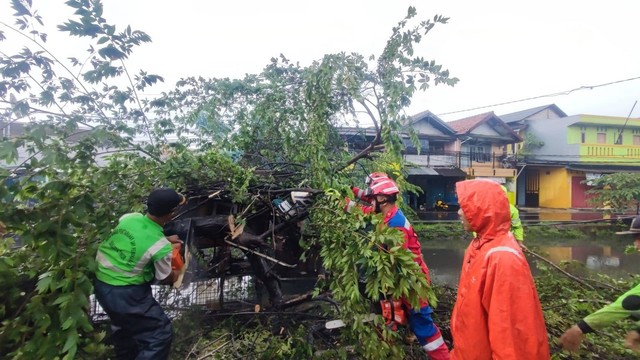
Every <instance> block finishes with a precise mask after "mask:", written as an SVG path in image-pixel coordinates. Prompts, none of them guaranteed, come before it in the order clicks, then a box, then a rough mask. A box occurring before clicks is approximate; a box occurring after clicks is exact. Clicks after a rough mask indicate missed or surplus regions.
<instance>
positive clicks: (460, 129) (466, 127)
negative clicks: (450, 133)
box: [447, 111, 496, 134]
mask: <svg viewBox="0 0 640 360" xmlns="http://www.w3.org/2000/svg"><path fill="white" fill-rule="evenodd" d="M494 116H496V115H495V114H494V113H493V111H492V112H488V113H484V114H480V115H474V116H471V117H467V118H464V119H460V120H454V121H450V122H448V123H447V125H449V127H451V128H452V129H453V130H455V131H456V133H458V134H466V133H468V132H469V131H471V130H473V129H474V128H475V127H476V126H478V125H480V123H482V122H484V121H486V120H487V119H489V118H491V117H494Z"/></svg>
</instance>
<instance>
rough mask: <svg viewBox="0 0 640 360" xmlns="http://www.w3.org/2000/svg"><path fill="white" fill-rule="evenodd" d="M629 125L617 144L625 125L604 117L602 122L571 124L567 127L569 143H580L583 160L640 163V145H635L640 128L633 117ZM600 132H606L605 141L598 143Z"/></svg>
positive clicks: (580, 153)
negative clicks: (608, 121)
mask: <svg viewBox="0 0 640 360" xmlns="http://www.w3.org/2000/svg"><path fill="white" fill-rule="evenodd" d="M636 121H637V120H636ZM627 125H628V126H627V127H625V129H624V130H623V132H622V143H621V144H616V141H617V139H618V134H619V132H620V129H622V126H623V125H621V124H619V125H616V124H612V123H607V122H606V118H603V119H602V124H577V125H573V126H570V127H569V128H568V129H567V143H569V144H578V145H579V155H580V161H583V162H616V163H640V146H638V145H633V136H634V135H640V128H636V127H635V126H637V125H636V124H635V123H634V122H631V119H630V124H627ZM583 131H584V138H585V139H584V140H585V141H584V143H583V142H582V133H583ZM598 133H605V134H606V142H605V143H598Z"/></svg>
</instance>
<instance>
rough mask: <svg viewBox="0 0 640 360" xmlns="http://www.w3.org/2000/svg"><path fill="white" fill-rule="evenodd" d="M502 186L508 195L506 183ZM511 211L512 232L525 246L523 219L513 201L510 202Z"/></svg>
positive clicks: (519, 242)
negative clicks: (521, 219)
mask: <svg viewBox="0 0 640 360" xmlns="http://www.w3.org/2000/svg"><path fill="white" fill-rule="evenodd" d="M500 186H501V187H502V190H504V193H505V195H508V192H507V188H506V187H505V186H504V185H500ZM507 198H508V197H507ZM509 212H510V213H511V232H512V233H513V237H515V238H516V240H518V244H520V246H523V241H524V228H523V227H522V221H520V212H519V211H518V208H516V207H515V206H513V204H511V202H509Z"/></svg>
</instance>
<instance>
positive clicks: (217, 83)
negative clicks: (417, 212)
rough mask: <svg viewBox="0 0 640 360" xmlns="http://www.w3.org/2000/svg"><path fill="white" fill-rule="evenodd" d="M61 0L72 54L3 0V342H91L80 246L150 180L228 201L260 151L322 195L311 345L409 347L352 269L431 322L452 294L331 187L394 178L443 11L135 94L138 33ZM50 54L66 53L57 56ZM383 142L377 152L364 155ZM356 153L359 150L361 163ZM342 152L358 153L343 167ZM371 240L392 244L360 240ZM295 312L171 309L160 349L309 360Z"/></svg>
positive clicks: (574, 290) (263, 160)
mask: <svg viewBox="0 0 640 360" xmlns="http://www.w3.org/2000/svg"><path fill="white" fill-rule="evenodd" d="M66 4H67V5H68V6H70V7H71V8H73V9H74V11H75V14H74V16H73V18H72V19H69V20H68V21H66V22H65V23H64V24H63V25H61V26H60V28H59V29H60V31H62V32H64V33H65V34H66V35H69V36H70V38H71V39H73V38H74V37H78V38H82V40H86V41H87V42H89V43H90V46H91V47H90V49H89V52H88V54H89V55H88V58H87V54H84V53H83V54H78V56H77V57H73V56H72V55H73V54H62V55H56V54H54V53H53V52H52V51H53V49H48V48H47V44H46V39H47V34H46V33H45V31H44V25H43V23H44V20H43V18H42V17H41V16H40V14H38V13H37V11H36V10H35V9H34V8H32V6H31V1H26V2H25V1H19V0H12V5H13V9H14V11H15V19H16V23H15V25H9V24H5V23H0V26H2V30H1V31H0V41H6V40H7V39H8V38H9V37H14V39H22V40H23V43H22V44H21V50H20V51H19V52H17V53H14V54H5V53H0V73H1V74H2V79H1V80H0V99H2V101H0V112H1V113H2V125H1V126H2V127H6V126H9V125H10V124H12V123H16V122H18V121H23V120H24V121H27V125H26V127H25V132H24V134H21V135H19V136H17V137H12V138H3V139H1V141H0V160H2V161H3V162H4V164H15V166H13V167H11V168H6V167H5V168H3V169H2V170H0V202H1V204H0V205H1V206H0V231H1V232H2V235H3V238H2V242H0V287H1V288H2V289H4V291H3V292H2V293H1V294H0V353H1V354H3V356H5V357H6V358H11V359H60V358H63V359H73V358H83V359H84V358H86V359H88V358H91V359H99V358H105V357H107V356H108V355H109V354H110V352H109V351H110V350H109V346H108V343H107V333H106V332H105V330H104V328H103V327H97V326H94V324H93V323H92V322H91V319H90V318H89V316H88V310H89V309H88V307H89V301H88V299H89V296H90V295H91V293H92V284H91V278H92V274H93V271H94V269H95V266H96V264H95V261H94V257H95V252H96V247H97V244H98V243H99V241H100V239H104V238H105V237H106V236H107V234H108V233H109V231H110V230H111V229H112V227H113V225H114V222H115V221H116V219H117V218H118V217H119V216H120V215H121V214H124V213H126V212H130V211H142V210H143V209H142V205H141V204H142V202H143V199H144V196H145V195H146V194H147V193H148V192H149V190H150V189H152V188H153V187H157V186H161V185H163V186H173V187H176V188H179V189H181V190H188V189H189V187H190V186H193V185H194V184H209V183H218V184H223V185H224V186H225V188H226V189H227V193H228V195H229V196H230V197H231V198H233V199H234V201H236V202H238V203H243V202H250V201H252V199H251V198H249V197H248V196H247V194H246V189H247V188H248V187H249V186H251V185H252V184H254V183H255V182H256V181H258V180H257V174H259V173H260V171H261V170H263V169H264V167H262V168H261V166H265V164H273V163H279V164H283V163H284V164H304V165H302V166H300V169H299V171H298V173H297V175H298V176H295V177H290V178H289V179H288V180H289V181H290V182H291V185H292V186H306V187H313V188H316V189H322V190H323V191H324V192H325V196H324V197H323V198H322V200H320V201H318V202H317V204H315V205H314V207H313V209H312V213H311V220H312V221H311V224H310V232H311V233H313V234H314V236H313V237H312V238H309V239H306V240H307V245H308V246H314V245H319V246H321V247H322V255H323V256H324V259H323V260H324V266H325V268H326V269H328V270H329V274H328V276H327V277H326V279H325V280H324V281H323V282H321V283H320V284H319V285H320V287H319V289H322V290H324V289H329V290H330V291H331V294H332V296H333V298H334V299H335V300H337V301H339V303H340V313H339V314H338V313H336V312H335V310H333V308H332V306H331V305H324V306H319V307H317V308H315V309H314V310H313V311H312V312H311V313H312V314H315V315H317V317H315V319H316V320H317V318H318V317H320V318H322V319H325V318H326V319H334V318H337V317H339V318H342V319H344V320H345V321H346V323H347V327H346V328H345V331H343V332H341V333H340V334H339V336H338V337H337V338H336V341H334V342H331V344H332V346H328V347H325V348H324V349H323V350H325V352H324V353H321V354H319V356H320V357H327V358H349V357H353V358H355V357H357V358H372V359H373V358H388V357H392V358H407V359H412V358H414V359H418V358H423V357H424V355H423V354H421V352H420V351H419V348H417V347H416V346H415V345H413V346H407V345H404V344H403V342H402V341H401V337H400V334H401V333H396V332H392V331H390V330H389V329H388V328H386V327H381V326H380V320H379V319H378V320H376V321H375V322H368V323H365V322H362V321H360V319H362V318H363V317H364V316H365V315H366V314H367V313H368V312H369V309H368V305H369V303H368V300H367V299H366V297H365V296H363V294H362V293H361V292H360V290H359V289H358V287H357V277H358V269H361V270H362V271H364V273H365V274H366V275H367V276H368V277H367V282H366V289H365V292H366V293H367V294H368V295H369V296H372V297H375V295H377V294H379V293H381V292H383V293H384V292H389V293H391V294H394V295H399V294H403V295H405V296H407V297H408V298H409V299H411V301H412V302H413V303H415V302H416V300H417V298H418V297H421V296H430V297H432V298H433V296H434V294H435V295H436V296H437V297H438V300H439V301H438V304H439V306H438V309H437V316H438V320H440V321H441V324H443V325H444V327H443V332H444V333H445V335H446V334H447V329H446V320H447V319H448V316H449V314H448V313H447V311H448V309H450V307H451V305H452V303H453V296H454V294H455V291H453V290H451V289H446V288H439V287H436V288H435V289H432V288H430V287H426V286H420V285H424V280H423V279H422V280H421V279H420V277H416V276H412V275H410V274H408V273H403V268H404V269H405V271H406V269H409V270H410V269H414V270H415V263H413V261H411V255H410V254H409V253H408V252H407V251H405V250H402V249H400V248H399V243H400V241H401V235H400V234H399V233H398V232H397V231H393V230H389V229H384V228H380V227H377V226H375V225H377V224H379V223H380V221H381V219H380V218H379V217H375V216H369V217H367V216H364V215H362V216H348V215H347V214H344V213H343V212H342V211H341V209H342V203H341V201H342V200H343V197H344V195H345V194H347V193H348V184H350V183H352V182H353V181H354V180H355V179H358V180H359V179H362V178H363V175H364V174H365V173H366V172H370V171H374V170H385V171H388V172H390V173H391V174H392V175H393V176H394V177H397V180H398V182H399V184H400V186H401V187H405V188H406V186H405V185H406V180H405V179H404V178H403V177H402V171H401V170H402V169H401V168H400V161H399V160H400V154H401V153H400V151H401V147H402V145H401V141H400V138H399V136H398V132H399V131H400V130H401V128H402V125H403V124H404V122H405V121H406V120H407V119H408V116H407V114H406V113H405V111H404V110H405V109H406V108H407V106H408V105H409V104H410V102H411V96H412V95H413V94H414V93H415V91H418V90H425V89H427V88H428V87H429V86H430V85H434V84H435V85H437V84H446V85H454V84H455V83H456V82H457V79H456V78H452V77H450V76H449V72H448V71H447V70H445V69H443V68H442V66H441V65H439V64H436V63H435V62H434V61H432V60H427V59H424V58H422V57H420V56H416V55H415V54H416V53H418V51H417V50H418V49H417V46H418V44H419V43H420V41H421V40H423V38H424V36H425V35H427V34H428V33H429V32H430V31H431V30H432V29H433V28H434V26H436V25H439V24H444V23H446V22H447V18H444V17H442V16H437V15H436V16H435V17H433V18H432V19H429V20H425V21H416V19H415V17H416V10H415V9H414V8H409V11H408V14H407V16H406V18H404V19H403V20H401V21H400V22H399V23H398V25H397V26H396V27H394V28H393V31H392V33H391V37H390V39H389V40H388V41H387V43H386V46H385V48H384V50H383V52H382V54H380V56H378V57H370V58H369V57H365V56H362V55H360V54H347V53H339V54H328V55H326V56H324V57H323V58H322V59H320V60H318V61H316V62H313V63H312V64H310V65H308V66H301V65H299V64H298V63H296V62H294V61H290V60H289V59H287V58H286V57H285V56H279V57H274V58H273V59H272V61H271V62H270V63H269V64H267V65H266V66H265V68H264V69H263V71H262V72H260V73H259V74H250V75H247V76H246V77H245V78H243V79H202V78H195V77H194V78H187V79H183V80H181V81H180V82H179V83H178V84H176V88H175V89H174V90H173V91H170V92H168V93H167V94H164V95H163V96H162V97H160V98H158V99H154V100H148V99H144V98H141V97H140V96H139V95H140V92H141V91H143V90H145V89H147V88H148V87H150V86H153V85H154V84H155V83H157V82H161V81H163V79H162V77H161V76H159V75H154V74H149V73H147V72H146V71H144V70H139V71H130V69H128V68H127V66H126V60H127V59H128V57H129V56H130V55H131V53H132V52H133V51H134V50H135V49H136V48H137V47H138V46H140V45H141V44H144V43H148V42H150V41H151V38H150V37H149V36H148V35H147V34H145V33H144V32H142V31H138V30H133V29H131V27H127V28H125V29H121V30H117V29H116V27H115V26H113V25H111V24H109V22H108V21H107V20H106V19H104V18H103V16H102V13H103V8H102V4H101V2H100V1H84V0H82V1H80V0H68V1H67V2H66ZM7 51H8V50H7ZM67 58H69V59H70V60H69V62H68V63H67V62H66V61H62V60H60V59H67ZM367 59H368V60H367ZM122 84H125V85H122ZM363 109H364V110H365V111H366V112H367V113H368V114H369V116H370V117H371V118H370V120H371V121H373V122H374V123H375V125H376V128H377V130H378V132H377V136H376V138H375V140H374V142H373V143H372V144H371V147H370V148H369V149H368V150H369V151H368V152H365V153H364V154H360V155H358V156H356V157H353V155H352V154H349V153H347V152H346V151H344V150H342V148H341V147H338V146H337V145H338V144H339V141H338V137H337V135H336V133H335V131H334V129H335V126H338V125H340V124H344V123H346V122H347V121H351V120H355V119H356V115H355V114H356V112H357V111H361V110H363ZM140 139H142V140H140ZM212 148H215V149H219V151H212V150H211V149H212ZM382 148H383V149H384V152H382V153H372V152H371V150H373V149H377V150H379V149H382ZM21 153H25V154H26V158H25V157H19V154H21ZM370 157H373V158H375V159H376V162H375V163H372V162H366V161H364V160H365V159H366V158H370ZM98 159H100V163H98ZM354 163H357V164H358V165H362V166H350V165H353V164H354ZM263 181H264V180H263ZM241 220H242V219H239V221H241ZM367 223H372V224H373V225H374V226H373V230H371V229H369V228H367V227H365V224H367ZM447 226H448V225H425V226H419V227H417V228H418V230H419V231H420V235H421V237H423V238H426V239H433V238H442V239H446V238H455V239H464V238H465V236H466V235H464V234H463V233H462V232H461V230H460V228H459V224H452V225H451V226H452V227H451V228H447ZM525 231H527V229H525ZM532 231H533V230H532ZM545 231H552V230H545ZM557 231H564V230H561V229H558V230H557ZM549 236H556V234H553V235H549ZM558 236H562V234H560V235H558ZM459 243H464V242H459ZM381 244H385V245H387V246H388V248H389V249H391V250H392V251H389V252H386V251H377V250H374V248H373V246H381ZM398 265H401V266H398ZM549 276H550V277H549V278H548V280H547V278H546V276H545V277H542V278H541V279H540V280H539V281H543V282H541V283H539V286H540V292H541V297H542V298H543V299H545V306H547V305H549V306H550V307H552V306H555V305H559V303H558V301H564V300H560V299H583V298H584V299H600V300H601V299H610V297H611V296H612V293H613V292H609V291H605V292H601V293H600V292H597V293H596V292H585V291H586V290H584V289H582V288H580V287H578V286H577V285H576V284H573V283H570V282H566V280H565V279H563V278H562V277H561V276H559V275H557V274H555V273H550V275H549ZM602 280H603V281H606V282H608V283H612V284H613V283H615V284H616V285H617V286H619V287H620V288H624V287H626V286H629V282H624V283H623V282H616V281H615V280H613V279H602ZM318 291H320V290H318ZM560 294H561V295H562V296H561V297H559V296H558V295H560ZM600 300H599V301H600ZM547 301H548V303H547ZM567 301H568V300H567ZM433 303H434V304H435V301H434V302H433ZM588 306H592V303H585V304H582V303H577V304H573V303H572V305H571V306H564V307H562V308H560V309H561V310H562V313H560V312H558V314H560V315H558V317H554V311H557V310H554V309H559V308H550V309H549V310H547V311H551V313H549V315H548V316H549V319H550V321H552V322H551V323H550V324H551V325H550V331H552V334H556V333H557V331H560V330H562V328H563V327H564V326H565V325H566V323H567V322H570V321H573V320H574V319H577V318H578V317H579V316H580V315H581V314H583V313H585V312H586V311H588V310H589V309H591V308H589V307H588ZM308 312H309V309H307V310H306V311H304V313H305V314H307V313H308ZM243 316H244V317H243ZM312 318H313V317H312ZM560 318H561V319H560ZM563 319H564V320H563ZM285 321H286V322H285ZM308 324H309V317H301V318H296V317H293V318H292V317H290V316H284V315H283V314H282V313H271V314H270V313H266V312H258V313H256V315H253V314H252V315H251V316H249V315H242V316H240V315H238V316H231V315H230V316H228V317H227V318H212V317H210V316H207V314H204V315H203V313H202V312H200V311H197V309H193V312H189V313H186V314H184V315H183V316H182V317H181V318H179V319H177V320H176V321H175V328H176V339H175V341H174V349H173V351H174V357H175V358H185V359H192V358H199V357H204V356H211V357H214V358H234V359H236V358H263V359H272V358H308V357H310V356H311V354H312V351H313V349H312V347H311V344H310V341H309V338H308V334H309V331H308V330H309V329H308V326H309V325H308ZM617 330H618V329H613V330H612V331H611V332H607V334H610V335H609V337H608V338H606V339H614V338H615V339H618V338H619V333H618V331H617ZM603 339H605V337H603ZM595 344H596V345H597V346H596V347H594V348H590V349H591V350H593V352H591V353H588V354H585V356H586V357H587V358H611V357H610V356H609V357H607V356H608V355H611V356H617V355H619V354H623V353H624V351H623V350H622V349H621V348H620V346H619V343H615V344H609V345H608V344H607V343H606V342H605V341H604V340H602V341H598V342H596V343H595Z"/></svg>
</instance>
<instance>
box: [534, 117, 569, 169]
mask: <svg viewBox="0 0 640 360" xmlns="http://www.w3.org/2000/svg"><path fill="white" fill-rule="evenodd" d="M577 121H579V115H575V116H569V117H564V118H558V119H554V120H553V121H531V122H528V125H529V127H528V129H527V133H530V134H531V135H533V136H534V137H535V138H536V139H538V140H540V141H543V142H544V145H543V146H542V147H541V148H539V149H533V150H531V153H530V155H533V156H534V157H535V160H538V161H551V162H575V161H578V159H579V155H580V145H579V144H575V143H574V144H569V143H568V142H567V138H568V135H567V128H568V126H569V125H571V124H573V123H575V122H577Z"/></svg>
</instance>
